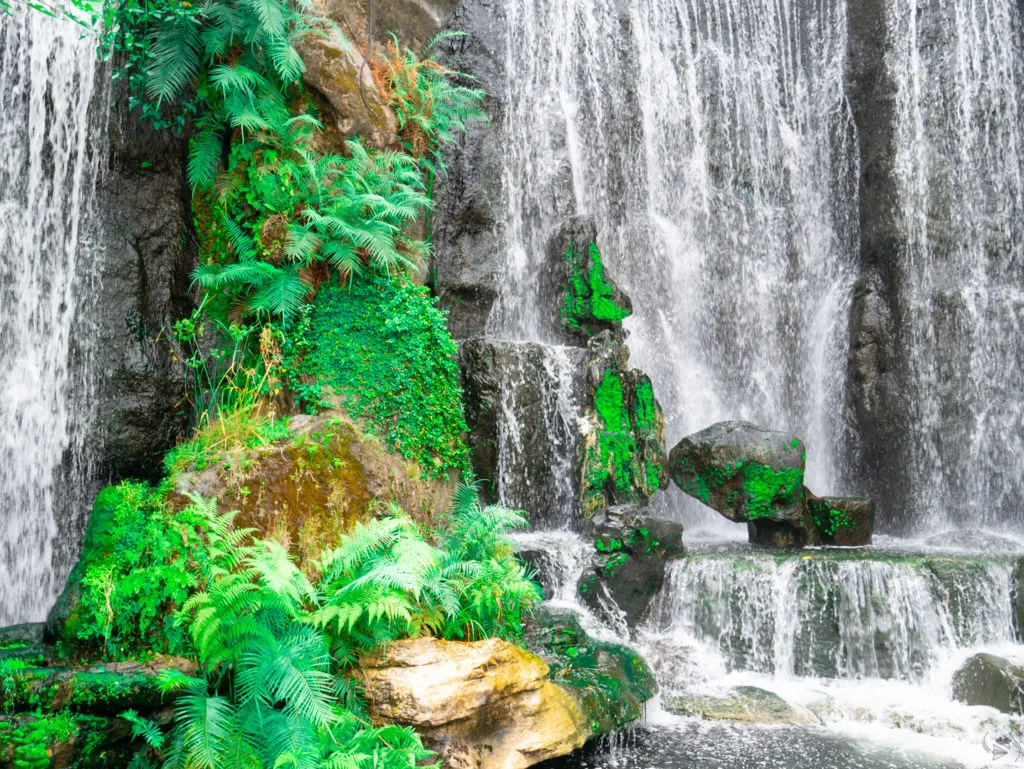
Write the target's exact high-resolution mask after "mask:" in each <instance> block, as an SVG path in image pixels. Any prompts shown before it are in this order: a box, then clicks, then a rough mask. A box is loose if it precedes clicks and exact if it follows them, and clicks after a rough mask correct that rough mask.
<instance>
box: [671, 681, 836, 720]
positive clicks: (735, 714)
mask: <svg viewBox="0 0 1024 769" xmlns="http://www.w3.org/2000/svg"><path fill="white" fill-rule="evenodd" d="M664 707H665V710H667V711H669V712H670V713H675V714H676V715H680V716H688V717H691V718H700V719H703V720H705V721H729V722H733V723H741V724H762V725H776V724H788V725H808V724H810V725H813V724H817V723H818V719H817V717H816V716H815V715H814V714H813V713H812V712H811V711H809V710H807V709H806V708H803V707H800V706H797V705H791V704H790V703H788V702H786V701H785V700H784V699H782V697H780V696H779V695H777V694H775V692H770V691H767V690H766V689H759V688H757V687H756V686H736V687H733V688H732V689H730V690H729V691H728V692H727V693H726V694H725V695H724V696H709V695H705V694H684V695H680V696H676V697H670V698H668V699H667V700H665V703H664Z"/></svg>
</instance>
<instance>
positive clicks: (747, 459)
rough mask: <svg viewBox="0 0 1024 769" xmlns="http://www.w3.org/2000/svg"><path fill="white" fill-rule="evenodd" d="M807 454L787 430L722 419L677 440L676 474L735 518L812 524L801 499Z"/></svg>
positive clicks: (683, 485) (693, 492)
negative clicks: (776, 429) (768, 428)
mask: <svg viewBox="0 0 1024 769" xmlns="http://www.w3.org/2000/svg"><path fill="white" fill-rule="evenodd" d="M805 464H806V455H805V454H804V447H803V443H802V441H801V440H800V439H799V438H797V437H796V436H794V435H790V434H789V433H783V432H778V431H775V430H766V429H764V428H761V427H757V426H755V425H752V424H750V423H748V422H719V423H717V424H714V425H712V426H711V427H709V428H707V429H705V430H702V431H701V432H699V433H695V434H693V435H690V436H687V437H686V438H683V439H682V440H681V441H679V443H677V444H676V446H675V448H673V449H672V452H671V454H670V456H669V472H670V474H671V476H672V480H673V481H674V482H675V483H676V485H677V486H679V488H681V489H682V490H683V491H685V492H686V493H687V494H690V495H691V496H694V497H696V498H697V499H699V500H700V501H702V502H703V503H704V504H706V505H708V506H709V507H712V508H714V509H715V510H717V511H718V512H720V513H721V514H722V515H724V516H725V517H726V518H728V519H729V520H731V521H737V522H743V521H749V522H754V523H760V522H761V521H762V520H767V521H772V522H775V523H785V524H787V525H788V526H789V527H791V528H795V529H800V530H805V531H806V530H807V529H809V526H808V521H807V514H806V511H805V509H804V505H803V496H804V489H803V479H804V467H805Z"/></svg>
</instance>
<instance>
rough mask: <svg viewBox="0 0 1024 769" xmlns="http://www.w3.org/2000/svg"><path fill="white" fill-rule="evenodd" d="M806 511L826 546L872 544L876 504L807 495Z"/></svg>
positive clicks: (819, 539)
mask: <svg viewBox="0 0 1024 769" xmlns="http://www.w3.org/2000/svg"><path fill="white" fill-rule="evenodd" d="M806 505H807V510H808V512H809V513H810V516H811V522H812V523H813V524H814V528H815V530H816V539H817V541H818V542H820V543H821V544H823V545H836V546H839V547H857V546H860V545H870V544H871V532H872V531H873V530H874V526H875V503H874V502H872V501H871V500H870V499H860V498H855V497H816V496H814V495H812V494H810V493H809V492H807V494H806Z"/></svg>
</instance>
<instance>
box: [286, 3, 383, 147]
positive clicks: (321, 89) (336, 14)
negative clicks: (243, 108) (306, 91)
mask: <svg viewBox="0 0 1024 769" xmlns="http://www.w3.org/2000/svg"><path fill="white" fill-rule="evenodd" d="M313 5H314V8H315V11H316V12H317V13H318V14H321V15H323V16H325V17H327V18H329V19H331V20H332V21H334V22H335V23H336V24H338V26H339V27H341V25H342V24H343V23H344V19H345V18H346V14H345V13H344V12H343V10H342V9H340V7H339V3H337V2H331V0H318V1H317V2H314V4H313ZM297 50H298V52H299V55H301V56H302V60H303V62H305V64H306V72H305V74H304V75H303V78H302V79H303V82H304V83H305V84H306V86H308V87H309V88H312V89H314V90H315V91H316V93H317V94H319V95H320V97H321V100H322V102H323V103H325V104H326V105H327V108H328V109H327V114H324V115H322V116H321V120H322V122H323V123H324V128H325V136H326V139H327V140H328V141H329V142H330V143H331V144H332V145H335V147H334V148H335V149H336V150H340V149H341V147H340V145H341V142H343V141H344V140H345V139H350V138H352V137H353V136H358V137H360V139H361V140H362V141H363V142H364V143H365V144H367V145H369V146H371V147H376V148H378V149H384V148H385V147H387V146H389V145H390V144H392V143H393V142H394V141H395V133H396V131H397V130H398V120H397V118H396V117H395V113H394V112H393V111H392V110H391V108H390V107H389V106H388V104H387V102H386V101H385V100H384V98H382V97H381V94H380V89H379V88H377V85H376V84H375V83H374V82H373V74H372V72H371V70H370V66H369V64H368V63H367V61H366V59H365V58H364V57H363V54H362V53H360V52H359V51H358V50H357V49H356V47H355V46H354V45H353V44H352V43H351V42H350V41H348V40H346V39H344V38H343V37H342V36H341V35H339V34H338V33H337V32H334V31H332V32H330V33H329V34H328V35H327V36H326V37H324V36H321V35H309V36H307V37H306V39H304V40H302V41H301V42H300V43H299V45H298V46H297Z"/></svg>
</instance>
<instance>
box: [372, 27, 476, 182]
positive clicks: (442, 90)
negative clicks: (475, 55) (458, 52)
mask: <svg viewBox="0 0 1024 769" xmlns="http://www.w3.org/2000/svg"><path fill="white" fill-rule="evenodd" d="M463 34H464V33H462V32H452V31H446V32H441V33H439V34H438V35H436V36H435V37H434V38H433V39H432V40H431V41H430V42H428V43H427V45H426V46H425V47H424V51H423V54H425V55H427V56H428V58H423V55H421V54H417V53H416V52H414V51H412V50H411V49H409V48H404V47H402V46H400V45H399V43H398V38H396V37H394V35H392V42H391V44H390V45H389V46H388V56H387V57H386V58H385V60H384V63H383V64H382V65H378V66H379V72H380V74H379V78H380V79H381V80H382V81H383V85H384V88H383V90H384V91H385V93H386V95H387V98H388V102H389V104H390V106H391V107H392V109H394V111H395V114H396V115H397V116H398V130H399V134H400V136H401V139H402V146H403V149H404V150H405V151H406V152H407V153H408V154H410V155H412V156H413V157H415V158H420V159H421V160H422V161H423V163H424V164H425V166H426V167H427V169H428V171H429V172H430V173H431V175H433V174H434V173H437V172H443V171H444V168H445V167H444V161H443V158H442V155H441V150H442V148H443V147H446V146H448V145H451V144H453V143H454V142H455V141H456V139H457V138H458V137H459V136H460V135H461V134H462V133H464V132H466V131H467V130H468V129H469V128H470V127H471V126H472V125H474V124H484V123H486V122H487V120H488V119H487V113H486V112H485V111H484V109H483V102H484V99H485V98H486V96H487V94H486V92H485V91H483V90H482V89H479V88H469V87H467V86H464V85H459V84H458V81H460V80H462V81H468V80H471V79H472V78H470V76H469V75H466V74H465V73H463V72H457V71H455V70H452V69H449V68H448V67H445V66H443V65H442V64H440V63H438V62H437V61H436V60H434V59H433V58H429V56H430V54H432V53H433V51H434V49H435V48H436V46H437V45H438V43H440V42H442V41H443V40H450V39H452V38H456V37H462V36H463Z"/></svg>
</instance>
